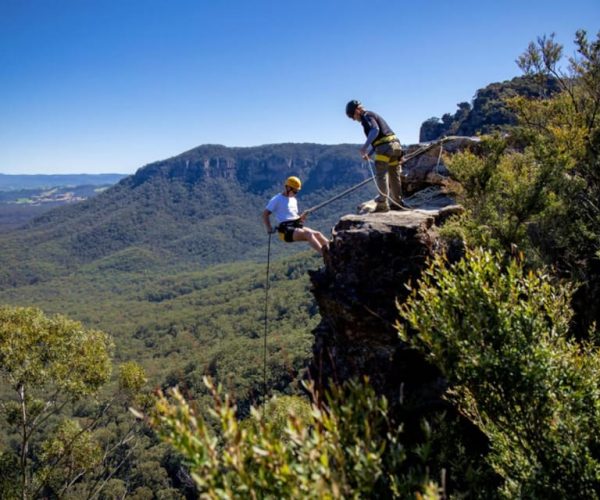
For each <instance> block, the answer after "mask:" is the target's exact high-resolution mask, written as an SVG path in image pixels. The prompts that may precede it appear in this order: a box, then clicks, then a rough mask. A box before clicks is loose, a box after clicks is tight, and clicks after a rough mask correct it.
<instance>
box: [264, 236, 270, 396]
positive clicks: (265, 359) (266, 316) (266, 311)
mask: <svg viewBox="0 0 600 500" xmlns="http://www.w3.org/2000/svg"><path fill="white" fill-rule="evenodd" d="M271 234H272V233H269V244H268V246H267V279H266V284H265V334H264V342H263V404H265V403H266V402H267V333H268V331H269V267H270V265H271Z"/></svg>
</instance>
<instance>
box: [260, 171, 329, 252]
mask: <svg viewBox="0 0 600 500" xmlns="http://www.w3.org/2000/svg"><path fill="white" fill-rule="evenodd" d="M301 188H302V182H301V181H300V179H299V178H298V177H295V176H291V177H288V178H287V179H286V181H285V185H284V189H283V192H281V193H278V194H276V195H275V196H273V198H271V199H270V200H269V203H267V206H266V207H265V210H264V211H263V222H264V224H265V227H266V228H267V232H268V233H273V232H275V231H277V232H278V233H279V238H280V239H281V240H283V241H287V242H288V243H291V242H293V241H307V242H308V244H309V245H310V246H311V247H313V248H314V249H315V250H316V251H317V252H319V253H320V254H321V255H323V252H324V249H326V248H327V247H328V246H329V240H328V239H327V238H326V237H325V236H324V235H323V234H322V233H320V232H319V231H316V230H314V229H311V228H309V227H305V226H304V220H305V219H306V214H305V213H303V214H301V215H298V200H297V199H296V194H298V191H300V189H301ZM271 214H273V215H275V219H276V220H277V224H278V225H277V229H273V226H272V225H271Z"/></svg>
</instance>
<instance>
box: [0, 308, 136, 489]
mask: <svg viewBox="0 0 600 500" xmlns="http://www.w3.org/2000/svg"><path fill="white" fill-rule="evenodd" d="M112 347H113V344H112V340H111V338H110V337H109V336H108V335H107V334H106V333H104V332H101V331H98V330H93V329H86V328H84V327H83V325H82V324H81V323H79V322H77V321H73V320H70V319H68V318H66V317H64V316H61V315H56V316H52V317H48V316H46V315H44V313H43V312H42V311H41V310H39V309H36V308H23V307H0V377H1V378H2V379H4V380H5V381H6V382H7V383H8V386H9V387H10V389H11V390H12V396H7V397H5V398H3V399H2V405H1V406H0V410H1V411H2V414H3V416H4V417H5V418H6V420H7V423H8V424H9V426H11V427H12V428H13V429H14V430H15V434H16V435H17V436H18V438H17V442H18V443H19V444H18V449H17V450H16V454H15V455H16V456H15V458H16V460H15V461H14V462H12V464H13V466H14V467H13V468H9V469H8V470H7V471H6V472H7V473H9V474H16V475H17V476H18V478H19V482H18V487H17V489H18V492H19V496H20V497H21V498H23V499H27V498H34V497H38V496H40V494H41V492H42V491H47V492H48V491H53V492H54V493H55V494H57V495H58V496H63V495H64V493H65V492H66V491H67V490H68V489H69V488H70V487H72V486H73V485H74V484H75V483H76V482H78V481H79V480H80V478H81V477H83V476H84V475H85V474H86V473H88V472H89V471H91V470H93V469H96V468H98V467H100V469H102V470H103V475H104V476H108V477H110V476H111V475H112V474H114V470H115V469H114V467H112V468H111V470H106V471H105V470H104V469H103V468H104V466H105V465H106V464H107V457H108V455H109V453H107V451H110V448H109V449H107V448H104V449H103V448H101V446H100V442H99V441H98V440H97V439H96V437H95V436H94V435H93V431H94V430H95V429H96V428H97V426H98V425H99V424H100V423H101V422H102V419H103V418H104V417H106V416H107V415H108V414H109V410H110V409H111V407H112V406H113V405H114V404H115V402H116V401H118V399H119V398H124V397H132V396H133V395H134V394H137V392H138V391H139V389H140V388H141V386H142V385H143V383H144V382H145V377H144V375H143V372H141V370H140V369H139V367H137V365H134V364H126V365H124V366H123V367H122V369H121V373H120V380H119V382H120V386H119V391H118V393H117V395H115V397H113V399H112V400H109V401H107V402H104V403H102V404H99V405H98V406H97V408H98V409H97V411H95V412H92V413H91V414H89V415H86V418H82V419H80V421H75V420H71V419H67V418H66V410H67V408H68V406H69V405H71V404H74V403H76V402H78V401H82V400H87V401H90V400H92V401H93V398H95V397H96V396H97V395H98V392H99V390H100V389H101V388H102V387H103V386H104V385H105V384H106V383H107V382H108V381H109V378H110V374H111V368H112V365H111V356H110V355H111V350H112ZM130 436H131V430H130V431H129V432H124V433H123V434H122V435H121V436H119V439H117V441H119V442H121V443H123V442H124V440H126V439H127V438H130ZM116 447H118V444H117V445H116ZM3 473H4V471H3ZM101 484H103V481H100V480H99V481H97V483H96V486H99V485H101Z"/></svg>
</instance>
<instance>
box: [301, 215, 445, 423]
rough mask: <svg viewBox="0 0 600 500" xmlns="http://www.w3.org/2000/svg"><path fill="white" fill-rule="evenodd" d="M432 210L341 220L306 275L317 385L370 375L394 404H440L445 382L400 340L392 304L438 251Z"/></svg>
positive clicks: (396, 315) (380, 390) (435, 405)
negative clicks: (314, 310)
mask: <svg viewBox="0 0 600 500" xmlns="http://www.w3.org/2000/svg"><path fill="white" fill-rule="evenodd" d="M439 215H440V214H439V212H437V211H427V212H421V211H418V210H411V211H392V212H387V213H374V214H365V215H347V216H345V217H342V218H341V219H340V221H339V223H338V224H337V225H336V226H335V228H334V229H333V239H332V243H331V246H330V250H329V252H328V254H327V255H326V257H325V267H324V268H322V269H321V270H319V271H316V272H313V273H312V274H311V280H312V283H313V293H314V295H315V297H316V301H317V303H318V305H319V308H320V313H321V316H322V321H321V323H320V325H319V326H318V327H317V328H316V329H315V332H314V334H315V343H314V346H313V351H314V359H313V363H312V366H311V368H310V373H311V376H312V378H313V379H314V380H315V382H316V384H317V386H319V387H321V388H324V387H326V386H327V385H328V384H329V383H330V382H331V381H335V382H342V381H344V380H347V379H350V378H362V377H364V376H367V377H369V379H370V383H371V384H372V385H373V387H374V388H375V389H376V391H377V392H378V393H380V394H385V395H386V396H387V398H388V400H389V401H390V402H391V403H392V406H393V405H394V404H397V403H401V402H403V403H405V402H406V400H410V401H411V402H412V403H411V404H412V405H413V406H415V405H416V406H418V407H420V408H421V410H419V413H421V412H425V411H427V410H425V408H427V407H432V406H433V407H438V406H439V405H441V404H443V402H442V400H441V394H442V392H443V390H444V380H443V378H442V377H441V376H440V374H439V373H438V372H437V371H436V370H435V369H433V368H432V367H430V366H428V365H427V364H426V363H425V362H424V360H423V359H422V358H420V357H419V356H418V355H417V354H416V353H414V352H413V351H411V350H410V349H408V348H407V347H406V346H405V345H404V343H403V342H402V341H401V340H400V339H399V337H398V333H397V330H396V328H395V326H394V325H395V323H396V321H397V320H398V317H399V315H398V310H397V306H396V303H397V302H400V303H401V302H403V301H404V300H405V299H406V297H407V295H408V293H409V290H408V288H407V286H406V285H408V284H410V283H411V282H414V281H415V280H417V279H418V277H419V276H420V274H421V272H422V270H423V269H424V267H425V265H426V261H427V259H428V258H430V257H432V256H433V255H434V254H436V253H437V252H440V251H442V248H441V243H440V239H439V238H438V233H437V229H438V227H437V225H436V217H438V216H439Z"/></svg>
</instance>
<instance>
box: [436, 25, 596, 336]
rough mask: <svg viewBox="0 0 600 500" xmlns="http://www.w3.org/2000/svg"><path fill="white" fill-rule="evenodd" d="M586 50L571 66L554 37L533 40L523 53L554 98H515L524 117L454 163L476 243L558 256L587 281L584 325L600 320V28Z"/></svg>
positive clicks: (581, 314)
mask: <svg viewBox="0 0 600 500" xmlns="http://www.w3.org/2000/svg"><path fill="white" fill-rule="evenodd" d="M575 42H576V44H577V54H576V55H575V56H574V57H572V58H570V59H569V61H568V65H567V66H566V67H564V68H563V66H562V47H561V46H560V45H559V44H557V43H556V42H555V41H554V37H553V36H550V37H541V38H539V39H538V41H537V43H531V44H530V45H529V47H528V49H527V50H526V52H525V53H524V54H523V55H522V56H521V57H520V58H519V59H518V61H517V62H518V64H519V66H520V67H521V69H522V70H523V71H524V72H525V73H526V76H527V77H528V78H529V79H530V80H532V81H537V82H538V84H539V86H540V88H544V86H545V82H547V81H548V80H550V79H551V80H552V81H553V82H555V85H556V86H557V87H558V90H559V91H558V92H552V93H550V94H549V96H546V97H548V98H543V99H542V98H537V97H536V96H535V95H533V96H532V95H520V96H513V97H512V98H510V99H508V100H507V101H506V105H507V106H508V108H509V109H510V110H511V111H512V112H513V113H514V114H515V116H516V117H517V120H518V123H517V124H516V126H514V127H512V128H511V129H510V133H509V134H508V135H506V136H503V137H500V136H497V137H495V138H491V139H487V140H484V141H483V145H482V147H481V148H480V149H479V150H478V151H476V152H467V153H464V154H458V155H455V156H454V157H453V158H451V159H450V160H449V161H448V168H449V170H450V171H451V173H452V174H453V175H454V176H455V177H456V178H457V179H458V180H459V182H460V183H461V185H462V191H461V194H460V198H461V202H462V203H463V205H464V206H465V208H466V214H465V216H464V217H463V219H462V229H463V230H464V233H463V234H464V235H465V236H466V238H467V240H469V241H470V243H471V244H472V245H479V244H484V245H492V246H494V247H496V248H499V249H503V250H504V251H505V252H507V253H514V249H515V247H516V248H519V249H521V250H523V251H524V252H525V255H526V258H527V259H528V261H529V262H530V263H532V264H535V265H539V264H551V265H553V266H554V267H555V268H556V269H557V271H558V272H559V273H560V274H561V275H562V276H565V277H568V278H569V279H571V280H573V281H579V283H580V284H581V286H580V288H579V290H578V292H576V294H575V297H574V308H575V310H576V321H575V324H576V326H575V328H574V330H575V332H576V333H577V334H578V335H587V332H588V329H589V326H590V325H592V324H594V323H595V324H596V325H600V203H599V201H598V200H600V34H599V35H598V37H597V38H596V40H595V41H592V42H590V41H588V38H587V35H586V33H585V32H584V31H578V32H577V34H576V39H575Z"/></svg>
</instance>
